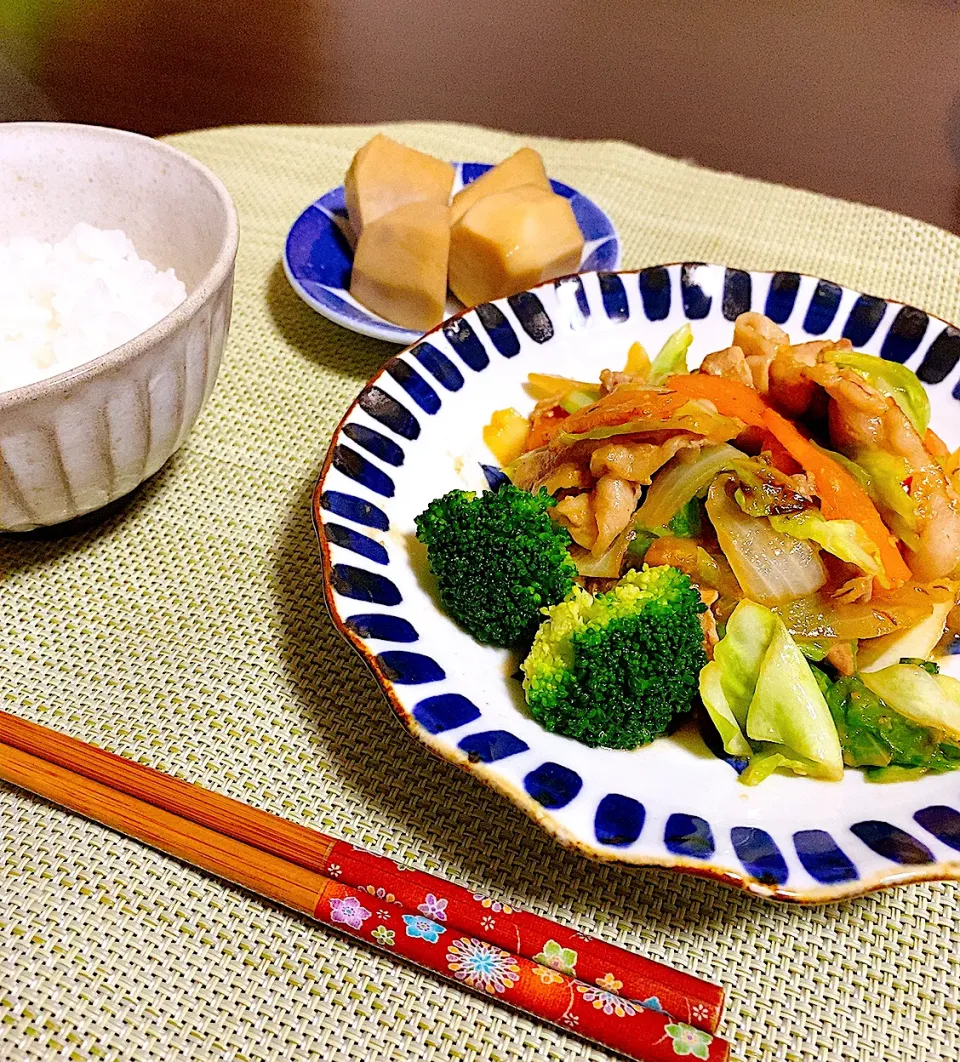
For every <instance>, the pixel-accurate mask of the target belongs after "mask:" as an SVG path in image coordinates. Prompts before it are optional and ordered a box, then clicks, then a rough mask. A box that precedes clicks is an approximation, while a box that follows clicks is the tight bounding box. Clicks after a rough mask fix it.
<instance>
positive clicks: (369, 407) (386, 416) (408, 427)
mask: <svg viewBox="0 0 960 1062" xmlns="http://www.w3.org/2000/svg"><path fill="white" fill-rule="evenodd" d="M357 405H358V406H359V407H360V408H361V409H362V410H363V411H364V413H367V414H369V415H370V416H371V417H373V419H374V420H376V421H379V422H380V423H381V424H382V425H383V426H384V427H385V428H389V429H390V430H391V431H392V432H393V433H394V434H395V435H399V436H401V437H402V438H404V439H410V440H411V441H412V440H413V439H417V438H419V437H420V422H419V421H418V420H417V418H416V417H415V416H414V415H413V414H412V413H411V412H410V410H409V409H407V407H406V406H404V405H401V404H400V403H399V402H398V401H397V400H396V399H395V398H394V397H393V395H388V394H387V392H386V391H384V390H383V389H382V388H380V387H377V386H376V384H374V385H373V386H372V387H368V388H367V389H366V391H364V392H363V394H362V395H361V396H360V398H359V399H358V400H357Z"/></svg>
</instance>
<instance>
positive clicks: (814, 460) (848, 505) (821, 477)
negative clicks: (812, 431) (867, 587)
mask: <svg viewBox="0 0 960 1062" xmlns="http://www.w3.org/2000/svg"><path fill="white" fill-rule="evenodd" d="M763 423H764V426H765V427H766V428H767V429H768V430H769V432H770V434H771V435H773V436H774V438H776V439H777V440H778V441H779V442H780V443H781V444H782V445H783V447H784V449H785V450H786V451H787V453H789V454H790V456H791V457H792V458H793V459H794V460H795V461H797V462H798V463H799V464H800V465H801V466H802V467H803V469H804V471H805V472H807V474H808V475H810V476H812V477H813V481H814V484H815V486H816V490H817V495H818V496H819V498H820V511H821V512H822V513H823V515H824V516H825V517H826V518H827V519H828V520H856V522H857V523H858V524H859V525H860V526H861V527H862V528H863V529H864V531H866V533H867V534H868V535H869V536H870V538H871V539H873V541H874V543H875V544H876V547H877V549H878V550H879V551H880V560H881V561H882V562H883V568H884V571H885V572H886V573H887V575H888V576H889V577H890V579H891V580H893V581H894V582H895V583H905V582H906V581H907V580H908V579H910V577H911V575H910V569H909V568H908V567H907V565H906V563H905V561H904V559H903V557H901V556H900V551H899V550H898V549H897V547H896V544H895V540H894V538H893V536H892V535H891V534H890V532H889V531H888V530H887V527H886V525H885V524H884V522H883V520H881V519H880V514H879V513H878V512H877V507H876V506H875V505H874V504H873V501H872V500H871V498H870V495H869V494H867V492H866V491H865V490H864V489H863V487H862V486H861V485H860V484H859V483H858V482H857V481H856V480H855V479H854V478H853V476H851V475H850V473H849V472H848V471H847V470H846V469H845V468H843V467H842V466H841V465H839V464H838V463H837V462H836V461H834V460H833V458H832V457H829V456H828V455H827V454H825V453H824V452H823V451H822V450H821V449H820V448H819V447H817V446H815V445H814V444H813V443H812V442H811V441H810V440H809V439H807V438H805V437H804V436H803V435H802V434H801V433H800V431H799V430H798V429H797V427H796V425H794V424H791V423H790V421H789V420H787V419H786V417H782V416H781V415H780V414H779V413H778V412H777V411H776V410H774V409H767V410H766V411H765V412H764V414H763Z"/></svg>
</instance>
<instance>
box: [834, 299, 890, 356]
mask: <svg viewBox="0 0 960 1062" xmlns="http://www.w3.org/2000/svg"><path fill="white" fill-rule="evenodd" d="M886 312H887V304H886V302H885V301H884V300H883V299H878V298H877V297H876V296H875V295H861V296H860V297H859V298H858V299H857V301H856V302H855V303H854V304H853V309H852V310H851V311H850V316H849V317H848V318H847V323H846V324H845V325H844V326H843V337H844V339H849V340H850V342H851V343H852V344H853V345H854V346H855V347H862V346H863V345H864V344H866V343H869V342H870V340H871V339H872V338H873V333H874V332H876V330H877V329H878V328H879V327H880V322H881V321H882V320H883V315H884V314H885V313H886Z"/></svg>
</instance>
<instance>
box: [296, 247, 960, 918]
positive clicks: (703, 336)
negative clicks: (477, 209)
mask: <svg viewBox="0 0 960 1062" xmlns="http://www.w3.org/2000/svg"><path fill="white" fill-rule="evenodd" d="M750 309H752V310H759V311H761V312H764V313H766V314H768V315H769V316H770V317H772V318H773V319H774V320H775V321H777V322H778V323H779V324H781V325H782V326H783V327H784V328H785V329H786V330H787V331H788V332H789V333H790V335H791V337H792V338H793V340H794V342H801V341H804V340H807V339H815V338H818V337H828V336H830V337H837V336H839V335H844V336H846V337H848V338H849V339H850V340H851V342H852V343H853V345H854V346H855V347H857V348H858V349H861V350H863V351H865V352H867V353H871V354H875V355H879V356H881V357H884V358H888V359H891V360H894V361H898V362H904V363H906V364H908V365H909V366H910V367H911V368H913V369H915V370H916V372H917V374H918V376H919V377H920V379H921V380H922V381H923V382H924V384H925V385H926V386H927V388H928V391H929V394H930V400H931V407H932V421H931V425H932V427H933V428H934V430H935V431H937V432H938V433H939V434H940V435H941V436H942V437H943V438H944V439H945V441H946V442H947V444H948V445H950V446H951V448H953V447H956V446H958V445H960V418H958V417H957V401H958V399H960V330H958V329H956V328H954V327H952V326H950V325H947V324H945V322H943V321H941V320H939V319H937V318H935V317H933V316H931V315H929V314H927V313H925V312H923V311H922V310H919V309H916V308H914V307H911V306H905V305H902V304H900V303H896V302H891V301H888V300H885V299H881V298H877V297H874V296H871V295H867V294H862V293H860V292H857V291H853V290H850V289H848V288H845V287H842V286H841V285H839V284H834V283H831V282H830V281H826V280H823V279H820V278H817V277H808V276H802V275H800V274H797V273H791V272H779V273H764V272H749V271H746V270H741V269H732V268H726V267H724V266H717V265H703V264H701V263H687V264H674V265H669V266H655V267H651V268H648V269H644V270H641V271H634V272H621V273H613V272H601V273H590V274H586V275H579V276H572V277H566V278H562V279H560V280H557V281H554V282H551V283H549V284H544V285H541V286H540V287H538V288H536V289H534V290H532V291H527V292H521V293H520V294H518V295H514V296H511V297H510V298H509V299H504V300H502V301H499V302H496V303H489V304H486V305H483V306H479V307H477V308H476V309H473V310H470V311H468V312H465V313H463V314H461V315H460V316H458V317H456V318H453V319H452V320H449V321H447V322H445V323H444V324H443V325H441V326H440V327H438V328H437V329H435V330H433V331H432V332H430V333H429V334H428V335H426V336H424V337H423V339H422V340H421V341H420V342H418V343H417V344H416V345H414V346H413V347H411V348H410V349H408V350H405V351H403V352H402V353H400V354H399V355H397V356H396V357H394V358H392V359H391V360H390V361H388V362H387V363H386V364H385V365H384V367H383V368H382V370H381V371H380V372H379V373H378V374H377V375H376V376H375V377H374V378H373V379H372V380H371V381H370V383H369V384H368V385H367V386H366V387H365V388H364V389H363V391H362V392H361V394H360V395H359V397H358V398H357V399H356V401H355V402H354V403H353V405H352V406H351V407H350V409H349V410H348V411H347V413H346V415H345V416H344V418H343V420H342V422H341V424H340V426H339V428H338V430H337V432H336V433H335V435H334V438H333V441H332V444H331V446H330V450H329V453H328V455H327V458H326V461H325V463H324V467H323V471H322V473H321V476H320V479H319V482H318V484H317V489H316V493H315V496H314V507H313V511H314V521H315V525H316V529H317V534H318V538H319V542H320V548H321V553H322V557H323V583H324V595H325V598H326V602H327V606H328V608H329V611H330V614H331V616H332V618H333V621H334V623H335V625H336V626H337V628H338V629H339V630H340V632H341V634H343V636H344V637H345V638H347V640H348V641H349V642H350V643H351V644H352V645H353V646H354V647H355V648H356V649H357V651H358V652H359V653H360V655H361V656H362V658H363V659H364V660H365V661H366V663H367V664H368V666H369V667H370V669H371V671H372V672H373V674H374V675H375V676H376V679H377V681H378V682H379V684H380V686H381V688H382V689H383V691H384V693H385V694H386V697H387V699H388V701H389V702H390V704H391V705H392V707H393V709H394V711H395V712H396V713H397V715H398V716H399V718H400V720H401V721H402V722H403V724H404V726H405V727H406V729H407V730H408V731H409V732H410V733H411V734H412V735H413V736H415V737H416V738H418V739H419V740H420V741H422V742H423V743H424V744H425V745H427V747H428V748H429V749H431V750H432V751H433V752H434V753H436V754H437V755H439V756H441V757H442V758H444V759H447V760H450V761H451V762H452V763H454V764H456V765H458V766H460V767H462V768H463V769H464V770H466V771H468V772H470V773H471V774H473V775H474V776H476V777H477V778H479V779H480V780H481V781H483V782H485V783H486V784H488V785H490V786H492V787H493V788H494V789H496V790H497V791H498V792H500V793H502V794H504V795H505V796H507V797H508V798H509V799H511V800H512V801H513V802H514V803H516V804H517V805H518V806H519V807H520V808H522V809H523V810H524V811H525V812H526V813H527V814H529V815H530V816H531V817H533V818H534V819H535V820H536V821H537V822H538V823H540V825H541V826H543V827H544V828H545V829H546V830H547V831H548V832H549V833H550V834H552V835H553V836H554V837H555V838H556V839H557V840H559V841H560V842H561V843H563V844H564V845H567V846H569V847H573V848H576V849H578V850H580V851H581V852H583V853H584V854H585V855H588V856H590V857H592V858H596V859H601V860H614V861H620V862H624V863H629V864H633V865H641V866H660V867H668V868H671V869H674V870H678V871H683V872H686V873H692V874H697V875H701V876H704V877H709V878H713V879H715V880H719V881H723V882H726V883H728V884H731V885H734V886H738V887H740V888H742V889H745V890H747V891H749V892H751V893H754V894H756V895H759V896H763V897H767V898H771V899H779V900H787V901H794V902H801V903H823V902H826V901H831V900H838V899H842V898H844V897H850V896H856V895H861V894H863V893H866V892H870V891H872V890H875V889H879V888H884V887H887V886H891V885H895V884H902V883H905V882H914V881H923V880H935V879H960V774H952V775H951V774H943V775H932V776H926V777H924V778H921V779H919V780H916V781H910V782H903V783H895V784H888V785H875V784H874V785H872V784H870V783H868V782H866V781H865V779H864V777H863V775H862V774H861V773H860V772H857V771H847V772H846V775H845V777H844V780H843V781H842V782H836V783H829V782H821V781H817V780H814V779H809V778H798V777H794V776H785V775H784V776H780V775H774V776H773V777H771V778H770V779H768V780H767V781H765V782H763V783H762V784H761V785H759V786H757V787H755V788H747V787H745V786H743V785H741V784H740V783H739V782H738V780H737V774H736V771H735V769H734V768H733V766H732V765H731V764H730V763H729V762H727V761H725V760H723V759H719V758H717V757H716V756H714V755H713V754H712V753H711V752H710V751H709V750H708V749H707V747H706V745H705V744H704V742H703V740H702V738H701V737H700V736H699V734H697V733H696V732H695V730H693V729H692V728H689V727H688V728H684V729H682V730H681V731H679V732H678V733H677V734H676V735H672V736H669V737H664V738H661V739H659V740H658V741H655V742H654V743H653V744H652V745H649V746H646V747H645V748H642V749H637V750H635V751H633V752H623V751H616V750H611V749H590V748H586V747H585V746H583V745H580V744H578V743H577V742H575V741H572V740H570V739H568V738H564V737H561V736H559V735H556V734H549V733H546V732H545V731H543V730H542V729H541V728H540V727H539V726H538V725H537V724H536V723H535V722H534V720H533V719H532V718H531V717H530V716H529V713H528V712H527V711H526V710H525V705H524V703H523V694H522V690H521V688H520V684H519V682H517V681H516V678H515V677H514V675H515V673H516V668H517V661H516V659H514V658H512V657H511V655H510V654H509V653H506V652H504V651H502V650H496V649H491V648H489V647H484V646H479V645H477V644H476V643H475V642H474V641H473V640H472V639H471V638H470V637H469V636H468V635H467V634H465V633H464V632H463V631H461V630H460V629H459V628H458V627H457V626H456V625H455V624H454V623H453V622H452V621H451V620H450V619H449V618H448V617H447V616H445V615H444V614H443V613H442V612H441V611H440V609H439V608H438V606H437V602H436V598H435V596H434V594H433V592H432V587H431V584H430V575H429V571H428V569H427V567H426V563H425V557H424V555H423V551H422V548H421V547H420V545H419V543H417V542H416V539H415V537H414V533H413V532H414V523H413V521H414V517H415V516H416V515H417V514H418V513H419V512H421V511H422V510H423V509H424V508H425V507H426V505H427V503H428V502H429V501H430V500H431V499H433V498H434V497H436V496H438V495H440V494H443V493H445V492H446V491H448V490H450V489H451V488H454V487H462V488H465V489H477V490H479V489H483V488H484V487H485V486H486V485H488V484H490V483H494V482H496V480H497V477H498V475H499V472H498V470H497V469H496V468H495V467H494V466H493V457H492V455H491V454H490V453H489V451H487V450H486V448H485V446H484V444H483V440H482V437H481V431H482V427H483V425H484V424H485V423H486V422H487V420H488V419H489V416H490V413H491V412H492V411H493V410H494V409H497V408H502V407H504V406H511V405H513V406H517V407H518V408H521V409H524V408H530V407H531V406H532V404H533V403H532V399H530V398H529V397H528V396H527V394H526V393H525V391H524V388H523V382H524V381H525V379H526V375H527V373H529V372H530V371H537V370H540V371H547V372H552V373H560V374H563V375H568V376H575V377H578V378H581V379H583V378H587V379H590V378H596V375H597V374H598V373H599V371H600V370H601V369H603V368H607V367H617V366H618V365H621V364H623V362H624V361H625V358H626V353H627V349H628V347H629V346H630V344H631V343H632V342H633V341H635V340H640V341H641V342H643V343H644V345H645V346H646V347H647V349H650V350H656V349H657V348H658V347H659V345H660V343H661V342H662V341H663V340H664V339H665V338H666V337H667V335H669V334H670V333H671V332H673V331H674V330H675V329H676V328H677V327H679V326H680V325H681V324H682V323H683V322H684V321H690V323H691V325H692V328H693V332H694V343H693V347H692V348H691V355H692V358H691V363H692V364H696V363H697V361H698V360H699V358H701V357H702V356H703V355H705V354H706V353H708V352H709V351H711V350H716V349H719V348H721V347H724V346H727V345H728V344H729V342H730V338H731V335H732V329H733V321H734V319H735V318H736V317H737V316H738V314H740V313H741V312H744V311H746V310H750ZM956 665H960V656H956V657H953V658H951V660H950V661H949V664H948V665H947V666H946V668H945V670H947V672H948V673H952V674H954V675H957V674H960V667H958V666H956ZM398 738H399V731H398ZM457 784H458V783H457V779H456V777H455V776H451V786H452V787H453V786H456V785H457Z"/></svg>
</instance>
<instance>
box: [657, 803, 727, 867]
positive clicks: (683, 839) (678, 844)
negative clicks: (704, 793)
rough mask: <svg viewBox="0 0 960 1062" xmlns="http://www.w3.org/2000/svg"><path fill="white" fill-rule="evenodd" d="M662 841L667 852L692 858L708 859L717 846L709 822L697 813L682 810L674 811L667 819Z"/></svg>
mask: <svg viewBox="0 0 960 1062" xmlns="http://www.w3.org/2000/svg"><path fill="white" fill-rule="evenodd" d="M663 843H664V845H665V846H666V849H667V851H668V852H672V853H673V854H674V855H679V856H690V857H692V858H693V859H709V858H710V856H712V855H713V853H714V852H715V851H716V848H717V846H716V843H715V842H714V839H713V830H711V829H710V823H709V822H707V820H706V819H701V818H700V816H699V815H685V814H683V813H682V812H675V813H674V814H673V815H671V816H670V818H669V819H667V825H666V827H665V828H664V831H663Z"/></svg>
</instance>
